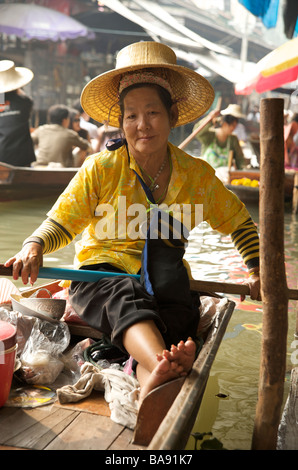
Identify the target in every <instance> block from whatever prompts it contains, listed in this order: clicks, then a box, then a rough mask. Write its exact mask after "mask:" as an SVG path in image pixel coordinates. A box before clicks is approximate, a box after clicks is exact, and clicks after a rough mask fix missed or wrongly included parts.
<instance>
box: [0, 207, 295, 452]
mask: <svg viewBox="0 0 298 470" xmlns="http://www.w3.org/2000/svg"><path fill="white" fill-rule="evenodd" d="M53 202H54V199H52V198H49V199H47V198H46V199H45V198H41V199H38V200H25V201H11V202H5V203H0V263H2V262H4V261H5V260H6V259H8V258H9V257H10V256H12V255H14V254H15V253H16V252H17V251H18V250H19V249H20V247H21V245H22V242H23V240H24V239H25V238H26V237H28V236H29V235H30V234H31V233H32V231H33V230H34V229H35V228H37V227H38V225H39V224H40V223H41V222H42V220H43V219H44V218H45V216H46V213H47V211H48V210H49V209H50V208H51V206H52V204H53ZM248 209H249V210H250V212H251V215H252V217H253V219H254V221H255V222H256V223H257V224H258V208H255V207H249V208H248ZM284 240H285V262H286V272H287V282H288V287H289V288H297V287H298V285H297V279H298V268H297V259H298V218H297V216H296V217H295V216H292V214H291V212H290V208H289V209H288V210H287V209H286V212H285V221H284ZM73 254H74V245H73V244H71V245H70V246H68V247H66V248H64V249H63V250H61V251H58V252H57V253H53V254H51V255H48V256H46V257H45V261H44V265H45V266H48V267H64V268H71V267H72V260H73ZM186 258H187V260H188V261H189V263H190V265H191V268H192V273H193V276H194V278H195V279H203V280H213V281H228V282H240V281H241V280H242V279H243V278H245V277H246V268H245V266H244V265H243V262H242V260H241V257H240V256H239V255H238V253H237V252H236V251H235V250H234V248H233V244H232V243H231V239H230V237H225V236H221V235H220V234H218V233H217V232H214V231H213V230H211V229H210V227H209V226H208V225H207V224H204V223H203V224H201V225H200V226H199V227H198V228H196V229H195V230H193V231H192V232H191V235H190V239H189V244H188V247H187V250H186ZM43 282H45V280H40V281H38V283H37V284H42V283H43ZM15 284H16V285H17V287H22V284H21V282H20V281H18V282H16V283H15ZM229 297H230V298H231V299H232V300H234V301H235V302H236V309H235V311H234V313H233V315H232V318H231V320H230V323H229V325H228V328H227V331H226V334H225V336H224V338H223V341H222V343H221V345H220V348H219V351H218V353H217V356H216V359H215V362H214V365H213V367H212V370H211V374H210V378H209V380H208V384H207V387H206V392H205V395H204V399H203V402H202V407H201V410H200V412H199V414H198V417H197V420H196V423H195V426H194V431H196V432H201V433H208V432H212V437H215V438H216V439H218V440H219V441H220V442H221V443H222V444H223V446H224V448H226V449H231V450H233V449H241V450H249V449H250V446H251V438H252V432H253V426H254V417H255V408H256V402H257V394H258V381H259V364H260V350H261V341H262V304H261V303H260V302H253V301H251V300H250V299H248V298H247V299H246V300H245V301H244V302H240V299H239V297H238V296H229ZM288 311H289V330H288V354H287V376H286V380H285V398H286V396H287V394H288V390H289V378H290V371H291V368H292V367H293V361H292V359H293V348H292V342H293V340H294V332H295V323H296V314H297V302H295V301H290V302H289V310H288ZM277 347H278V345H277ZM295 357H296V356H295ZM194 442H195V441H194V439H193V438H192V437H190V439H189V442H188V445H187V448H188V449H193V448H194Z"/></svg>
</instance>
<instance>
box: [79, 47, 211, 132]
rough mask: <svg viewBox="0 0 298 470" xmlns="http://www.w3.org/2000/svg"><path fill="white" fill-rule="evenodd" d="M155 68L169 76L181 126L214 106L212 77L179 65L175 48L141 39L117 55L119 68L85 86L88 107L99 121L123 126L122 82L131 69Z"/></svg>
mask: <svg viewBox="0 0 298 470" xmlns="http://www.w3.org/2000/svg"><path fill="white" fill-rule="evenodd" d="M137 70H140V71H142V72H144V71H145V70H146V71H151V72H152V71H154V74H157V75H159V76H160V77H162V78H163V79H165V80H166V81H167V82H168V83H169V85H170V87H171V89H172V92H173V93H172V98H173V99H174V101H176V102H177V106H178V110H179V118H178V121H177V123H176V127H177V126H181V125H183V124H187V123H189V122H192V121H194V120H195V119H197V118H199V117H200V116H201V115H202V114H204V113H205V112H206V111H207V110H208V109H209V108H210V106H211V104H212V102H213V99H214V90H213V88H212V86H211V85H210V83H209V82H208V80H206V79H205V78H204V77H202V76H201V75H199V74H198V73H197V72H195V71H194V70H191V69H188V68H186V67H183V66H180V65H177V63H176V54H175V53H174V51H173V50H172V49H171V48H170V47H168V46H166V45H165V44H161V43H158V42H153V41H152V42H146V41H144V42H138V43H134V44H130V45H129V46H126V47H124V48H123V49H122V50H121V51H120V52H119V53H118V55H117V59H116V68H115V69H113V70H110V71H108V72H105V73H102V74H101V75H98V76H97V77H95V78H93V79H92V80H91V81H90V82H89V83H88V84H87V85H86V86H85V88H84V89H83V91H82V95H81V104H82V107H83V109H84V111H85V112H86V113H87V114H88V115H89V116H90V117H92V118H93V119H95V120H96V121H98V122H102V123H103V122H105V121H108V124H109V125H111V126H115V127H119V119H118V118H119V116H120V108H119V105H118V100H119V91H118V90H119V82H120V79H121V78H122V77H123V75H124V74H125V73H127V72H134V71H137Z"/></svg>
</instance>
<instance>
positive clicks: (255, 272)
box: [248, 266, 260, 277]
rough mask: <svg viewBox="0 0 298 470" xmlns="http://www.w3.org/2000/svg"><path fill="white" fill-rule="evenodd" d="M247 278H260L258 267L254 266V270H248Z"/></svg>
mask: <svg viewBox="0 0 298 470" xmlns="http://www.w3.org/2000/svg"><path fill="white" fill-rule="evenodd" d="M248 276H249V277H251V276H260V268H259V266H255V267H254V268H251V269H249V270H248Z"/></svg>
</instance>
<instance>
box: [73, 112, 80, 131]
mask: <svg viewBox="0 0 298 470" xmlns="http://www.w3.org/2000/svg"><path fill="white" fill-rule="evenodd" d="M72 128H73V130H74V131H76V132H79V130H80V129H81V127H80V115H79V114H77V115H76V116H75V117H74V118H73V120H72Z"/></svg>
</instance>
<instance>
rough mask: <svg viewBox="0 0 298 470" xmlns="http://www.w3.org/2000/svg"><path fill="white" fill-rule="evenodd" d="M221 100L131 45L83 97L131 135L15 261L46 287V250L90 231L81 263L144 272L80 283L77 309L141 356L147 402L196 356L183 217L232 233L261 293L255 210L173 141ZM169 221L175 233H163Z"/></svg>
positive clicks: (97, 161)
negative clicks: (41, 275)
mask: <svg viewBox="0 0 298 470" xmlns="http://www.w3.org/2000/svg"><path fill="white" fill-rule="evenodd" d="M213 98H214V92H213V89H212V87H211V85H210V84H209V82H208V81H207V80H205V79H204V78H203V77H201V76H200V75H199V74H197V73H196V72H194V71H192V70H189V69H187V68H185V67H181V66H178V65H176V56H175V54H174V52H173V51H172V50H171V49H170V48H169V47H167V46H165V45H163V44H159V43H155V42H141V43H136V44H132V45H130V46H127V47H126V48H124V49H123V50H121V51H120V52H119V54H118V56H117V66H116V69H114V70H111V71H110V72H106V73H104V74H102V75H100V76H98V77H96V78H94V79H93V80H91V82H90V83H88V84H87V85H86V87H85V89H84V90H83V93H82V97H81V100H82V105H83V107H84V109H85V111H86V112H87V113H88V114H89V115H90V116H91V117H92V118H93V119H95V120H97V121H99V122H104V121H108V122H109V124H110V125H111V126H115V127H117V126H120V127H121V128H122V131H123V134H124V136H125V140H124V141H121V140H120V141H118V142H117V141H116V142H115V143H114V144H113V145H112V146H110V147H109V149H107V150H105V151H103V152H100V153H99V154H98V155H92V156H91V157H89V158H87V159H86V161H85V162H84V164H83V166H82V168H81V169H80V170H79V171H78V173H77V175H76V176H75V177H74V179H73V180H72V181H71V183H70V185H69V186H68V188H66V190H65V191H64V193H63V194H62V195H61V196H60V198H59V199H58V201H57V202H56V204H55V205H54V207H53V208H52V210H51V211H50V213H49V214H48V219H47V220H46V221H45V222H44V223H43V224H42V226H41V227H40V228H39V229H37V230H36V231H35V233H34V234H33V235H32V236H31V237H29V239H27V240H25V242H24V245H23V249H22V250H21V251H20V253H18V254H17V255H15V256H14V257H12V258H11V259H9V260H8V261H7V263H6V266H10V265H13V276H14V279H17V278H18V277H19V276H21V277H22V280H23V282H24V283H27V282H28V279H30V281H31V282H35V281H36V279H37V276H38V269H39V267H40V266H41V265H42V255H43V254H46V253H50V252H52V251H54V250H55V249H58V248H61V247H63V246H65V245H66V244H67V243H70V242H71V241H72V240H73V239H74V238H75V236H76V235H77V234H79V233H81V232H83V235H82V240H81V241H79V242H78V243H77V245H76V259H75V266H76V267H80V268H82V269H95V270H102V271H114V272H115V273H118V274H123V273H130V274H136V273H139V272H141V274H142V280H144V282H143V281H142V282H141V283H140V282H139V281H138V280H136V279H135V278H134V277H128V276H125V275H122V276H121V275H118V276H112V277H106V278H104V279H101V280H100V281H98V282H96V283H89V282H72V283H71V287H70V301H71V303H72V305H73V307H74V309H75V310H76V312H77V313H78V314H79V315H80V316H81V317H82V318H83V319H84V320H85V321H86V322H87V323H89V324H90V325H91V326H93V327H96V328H98V329H99V330H100V331H103V332H104V333H106V334H108V335H109V336H110V337H111V340H112V342H113V344H115V345H116V346H117V347H119V348H120V349H122V350H124V351H126V352H127V353H128V354H129V355H130V356H132V357H133V358H134V359H135V362H136V364H137V366H136V373H137V378H138V380H139V382H140V387H141V392H140V400H142V399H143V398H144V397H145V396H146V395H147V393H148V392H149V391H150V390H152V389H153V388H155V387H157V386H158V385H160V384H163V383H165V382H168V381H169V380H172V379H174V378H176V377H179V376H185V375H186V374H187V373H188V372H189V371H190V369H191V368H192V364H193V361H194V358H195V348H196V345H195V342H194V341H193V339H190V337H191V336H192V337H195V334H196V330H197V326H198V322H199V318H198V305H199V298H198V295H197V294H195V293H191V292H190V289H189V281H188V275H187V269H186V267H185V266H184V263H183V259H182V258H183V254H184V249H183V248H184V242H185V236H187V234H186V231H184V228H183V227H184V225H183V226H181V224H180V225H179V221H178V223H177V215H178V216H181V220H182V222H183V224H186V225H187V226H188V228H189V229H191V228H192V227H194V226H195V225H196V224H197V223H198V222H200V221H201V220H202V219H204V220H207V221H208V222H209V224H210V225H211V226H212V227H213V228H216V229H217V230H219V231H220V232H222V233H225V234H228V233H232V237H233V240H234V243H235V244H236V246H238V248H239V250H240V251H241V253H242V256H243V257H244V260H245V262H246V263H247V266H248V269H249V272H250V276H249V279H248V280H247V281H246V282H247V284H248V285H249V286H250V288H251V297H252V298H254V299H259V298H260V297H259V296H260V283H259V274H258V272H259V267H258V266H259V258H258V236H257V233H256V229H255V226H254V224H253V222H252V220H251V218H250V215H249V213H248V212H247V210H246V208H245V207H244V205H243V204H242V203H241V202H240V201H239V199H238V198H236V196H234V195H233V194H232V193H231V192H229V191H227V190H226V189H225V187H224V186H223V184H222V183H221V182H220V181H219V180H218V179H217V178H216V177H215V174H214V170H213V169H212V168H211V167H210V166H209V165H208V163H206V162H204V161H202V160H200V159H195V158H192V157H190V156H189V155H187V154H186V153H185V152H183V151H182V150H180V149H178V148H177V147H175V146H173V145H172V144H170V143H169V142H168V137H169V134H170V131H171V128H172V127H175V126H178V125H183V124H185V123H187V122H190V121H194V120H195V119H196V118H198V117H199V116H200V115H202V114H203V113H205V112H206V110H207V109H208V108H209V106H210V105H211V103H212V101H213ZM154 201H155V203H161V202H162V203H163V207H164V208H165V211H159V210H157V208H156V204H154ZM167 208H168V210H167ZM200 211H201V212H200ZM197 213H199V214H201V213H202V219H199V218H197V219H196V216H197ZM138 214H141V216H140V217H139V215H138ZM172 214H173V215H174V217H175V216H176V218H175V219H172ZM156 215H157V222H156ZM164 215H166V216H168V220H169V223H168V225H167V220H166V217H165V218H164ZM148 219H150V224H149V223H148ZM164 226H167V227H166V228H169V231H168V236H166V235H165V234H166V230H165V234H164V237H162V236H161V235H160V234H161V232H162V228H163V227H164ZM144 227H145V229H144V230H142V228H144ZM146 229H148V232H147V236H144V235H143V233H144V232H145V233H146ZM179 230H180V232H179ZM156 234H157V236H156ZM243 237H244V239H245V241H244V243H243V241H241V240H242V239H243ZM145 238H146V240H145ZM180 340H181V341H180ZM171 345H172V346H171Z"/></svg>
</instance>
